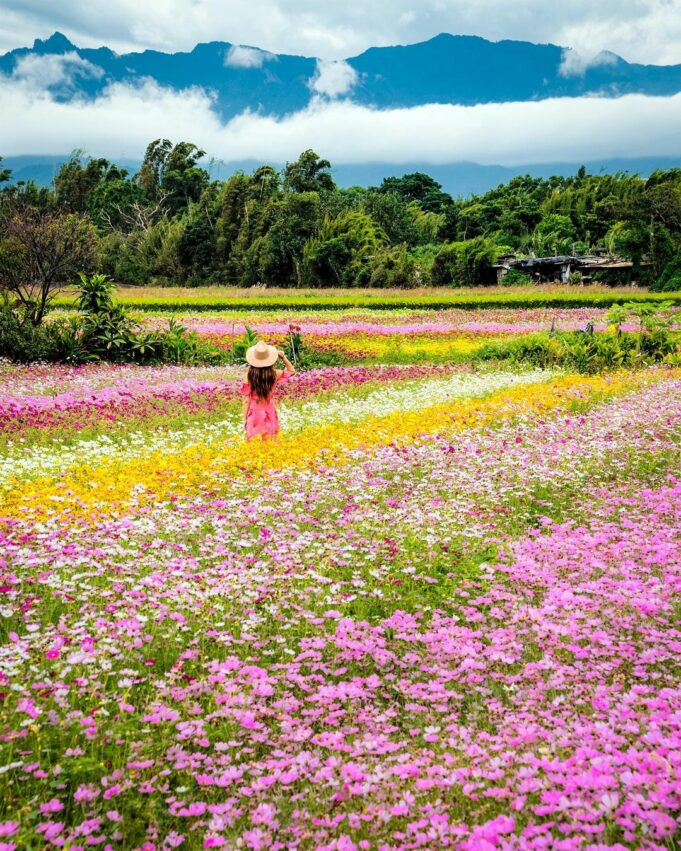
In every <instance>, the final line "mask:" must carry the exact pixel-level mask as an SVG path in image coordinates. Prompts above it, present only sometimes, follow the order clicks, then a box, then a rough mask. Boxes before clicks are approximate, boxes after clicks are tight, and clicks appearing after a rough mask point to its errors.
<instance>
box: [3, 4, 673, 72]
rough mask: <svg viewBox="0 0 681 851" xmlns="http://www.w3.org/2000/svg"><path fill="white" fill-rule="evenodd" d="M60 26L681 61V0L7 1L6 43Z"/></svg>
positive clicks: (161, 44) (336, 55)
mask: <svg viewBox="0 0 681 851" xmlns="http://www.w3.org/2000/svg"><path fill="white" fill-rule="evenodd" d="M55 29H59V30H61V31H62V32H64V33H66V35H67V36H69V37H70V38H71V39H72V40H73V41H75V42H76V43H77V44H82V45H83V46H99V45H101V44H107V45H109V46H110V47H112V48H113V49H116V50H118V51H119V52H121V51H123V50H130V49H141V48H147V47H150V48H156V49H160V50H187V49H191V48H192V47H193V46H194V45H195V44H196V43H197V42H200V41H204V42H205V41H215V40H224V41H228V42H234V43H238V44H251V45H257V46H258V47H261V48H263V49H267V50H269V51H273V52H277V53H282V52H283V53H302V54H305V55H307V56H317V57H322V58H324V59H341V58H343V59H345V58H348V57H349V56H352V55H354V54H356V53H359V52H361V51H363V50H366V48H368V47H370V46H372V45H385V44H399V43H412V42H415V41H422V40H424V39H426V38H430V37H432V36H433V35H435V34H437V33H438V32H452V33H455V34H456V33H472V34H475V35H481V36H484V37H485V38H489V39H493V40H498V39H502V38H511V39H520V40H526V41H534V42H543V43H544V42H552V43H554V44H559V45H562V46H566V47H567V46H569V47H573V48H575V49H576V50H578V51H579V52H580V53H582V54H584V55H587V56H594V55H595V54H597V53H598V52H599V51H601V50H612V51H614V52H616V53H618V54H620V55H622V56H624V57H625V58H626V59H628V60H630V61H638V62H647V63H663V64H664V63H674V62H681V0H627V2H622V0H563V2H561V3H548V2H547V0H523V2H522V3H518V2H511V0H475V2H471V0H420V2H419V3H414V0H373V2H371V3H366V2H365V3H352V2H344V3H340V2H333V1H332V2H327V3H320V2H319V0H229V2H228V3H226V2H224V0H192V2H187V0H145V2H144V3H140V2H139V0H89V2H88V3H82V2H81V0H60V2H59V3H55V2H54V0H0V50H2V49H10V48H12V47H17V46H19V45H26V44H31V43H32V41H33V38H35V36H36V35H38V36H43V37H44V36H46V35H48V34H49V33H51V32H52V31H54V30H55Z"/></svg>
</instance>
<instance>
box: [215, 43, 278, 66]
mask: <svg viewBox="0 0 681 851" xmlns="http://www.w3.org/2000/svg"><path fill="white" fill-rule="evenodd" d="M274 58H275V56H274V54H273V53H268V52H267V51H266V50H260V49H259V48H257V47H244V46H243V45H241V44H233V45H232V46H231V47H230V48H229V50H228V51H227V54H226V56H225V65H228V66H229V67H230V68H262V66H263V63H264V62H269V61H270V60H272V59H274Z"/></svg>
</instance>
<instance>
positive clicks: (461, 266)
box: [431, 236, 499, 287]
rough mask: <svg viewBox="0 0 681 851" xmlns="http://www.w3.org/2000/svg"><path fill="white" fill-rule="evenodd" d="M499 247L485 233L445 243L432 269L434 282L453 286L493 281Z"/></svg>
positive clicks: (474, 284)
mask: <svg viewBox="0 0 681 851" xmlns="http://www.w3.org/2000/svg"><path fill="white" fill-rule="evenodd" d="M498 256H499V247H498V246H497V245H496V244H495V243H494V242H492V240H490V239H487V238H486V237H482V236H479V237H476V238H475V239H468V240H465V241H463V242H450V243H448V244H446V245H443V246H442V248H441V249H440V250H439V252H438V253H437V254H436V256H435V259H434V261H433V266H432V269H431V275H432V280H433V283H434V284H436V285H451V286H454V287H466V286H476V285H479V284H491V283H492V282H493V280H494V270H493V269H492V266H493V264H494V263H496V261H497V257H498Z"/></svg>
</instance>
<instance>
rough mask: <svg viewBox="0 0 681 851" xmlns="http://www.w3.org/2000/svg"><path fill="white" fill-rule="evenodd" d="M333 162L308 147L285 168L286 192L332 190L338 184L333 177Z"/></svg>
mask: <svg viewBox="0 0 681 851" xmlns="http://www.w3.org/2000/svg"><path fill="white" fill-rule="evenodd" d="M330 170H331V163H330V162H329V161H328V160H323V159H322V158H321V157H320V156H319V154H316V153H315V152H314V151H313V150H310V149H308V150H307V151H303V153H302V154H301V155H300V156H299V157H298V159H297V160H296V161H295V162H292V163H286V167H285V168H284V191H286V192H320V193H321V192H332V191H333V190H334V189H335V188H336V184H335V183H334V182H333V178H332V177H331V173H330Z"/></svg>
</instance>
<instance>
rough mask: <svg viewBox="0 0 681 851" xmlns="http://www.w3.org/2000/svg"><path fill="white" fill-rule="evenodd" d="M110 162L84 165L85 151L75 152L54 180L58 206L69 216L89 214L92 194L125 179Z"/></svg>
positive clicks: (92, 162)
mask: <svg viewBox="0 0 681 851" xmlns="http://www.w3.org/2000/svg"><path fill="white" fill-rule="evenodd" d="M126 174H127V172H126V171H125V169H119V168H118V166H115V165H112V164H111V163H110V162H109V160H106V159H103V158H100V159H87V160H86V161H85V164H83V151H80V150H78V151H74V152H73V153H72V154H71V157H70V158H69V160H68V162H65V163H62V165H61V167H60V169H59V171H58V172H57V176H56V177H55V178H54V189H55V195H56V200H57V206H58V207H59V208H60V209H62V210H64V211H65V212H67V213H86V212H87V211H88V210H89V208H90V201H91V198H92V193H93V192H94V191H95V188H96V187H97V186H98V185H99V184H101V183H102V182H103V181H106V180H119V179H120V178H122V177H125V176H126Z"/></svg>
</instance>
